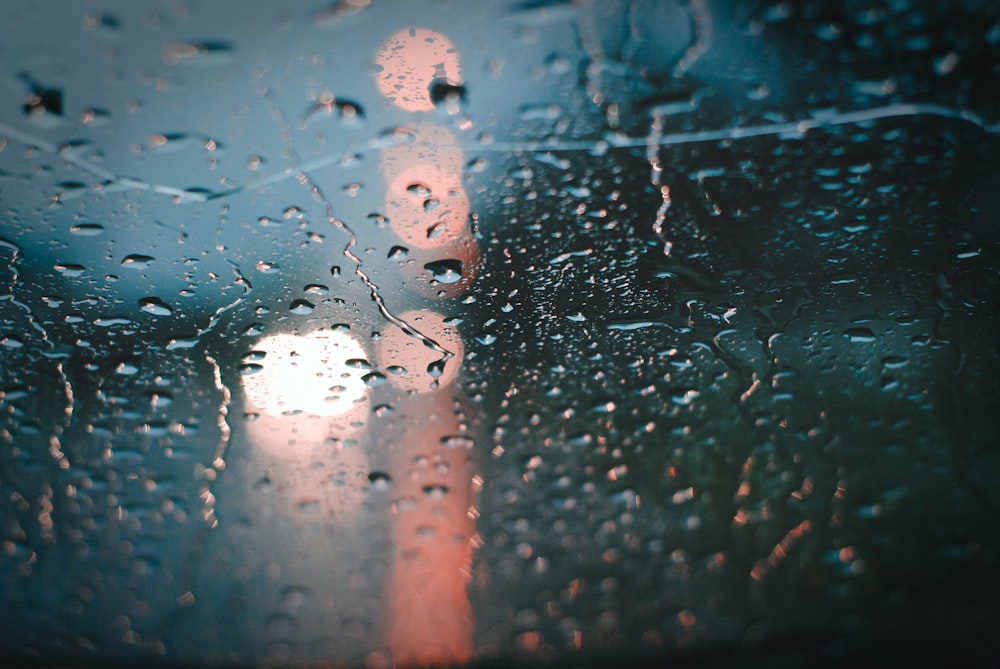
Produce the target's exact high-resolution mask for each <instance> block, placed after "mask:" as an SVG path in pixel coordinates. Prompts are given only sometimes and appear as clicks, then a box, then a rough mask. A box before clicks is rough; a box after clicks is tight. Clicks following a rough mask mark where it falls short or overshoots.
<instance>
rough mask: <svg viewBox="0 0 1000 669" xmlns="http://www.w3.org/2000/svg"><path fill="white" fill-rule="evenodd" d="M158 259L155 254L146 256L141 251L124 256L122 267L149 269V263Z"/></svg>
mask: <svg viewBox="0 0 1000 669" xmlns="http://www.w3.org/2000/svg"><path fill="white" fill-rule="evenodd" d="M154 260H156V258H154V257H153V256H145V255H142V254H141V253H133V254H131V255H127V256H125V257H124V258H122V267H127V268H129V269H149V264H150V263H151V262H153V261H154Z"/></svg>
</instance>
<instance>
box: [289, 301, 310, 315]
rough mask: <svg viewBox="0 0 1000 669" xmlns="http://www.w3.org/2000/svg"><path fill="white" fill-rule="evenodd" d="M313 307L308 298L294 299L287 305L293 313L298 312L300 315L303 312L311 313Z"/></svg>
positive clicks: (303, 313)
mask: <svg viewBox="0 0 1000 669" xmlns="http://www.w3.org/2000/svg"><path fill="white" fill-rule="evenodd" d="M315 308H316V305H315V304H313V303H312V302H310V301H309V300H295V301H294V302H292V304H291V305H290V306H289V307H288V310H289V311H290V312H292V313H293V314H299V315H300V316H301V315H305V314H311V313H312V311H313V309H315Z"/></svg>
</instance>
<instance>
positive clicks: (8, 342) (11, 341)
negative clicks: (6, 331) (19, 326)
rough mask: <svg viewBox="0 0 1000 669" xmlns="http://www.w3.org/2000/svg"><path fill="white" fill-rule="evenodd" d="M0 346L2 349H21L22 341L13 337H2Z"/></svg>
mask: <svg viewBox="0 0 1000 669" xmlns="http://www.w3.org/2000/svg"><path fill="white" fill-rule="evenodd" d="M0 346H3V347H4V348H23V347H24V341H22V340H21V338H20V337H17V336H15V335H4V336H3V337H2V338H0Z"/></svg>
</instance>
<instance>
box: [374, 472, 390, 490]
mask: <svg viewBox="0 0 1000 669" xmlns="http://www.w3.org/2000/svg"><path fill="white" fill-rule="evenodd" d="M368 480H369V481H370V482H371V484H372V490H374V491H376V492H384V491H386V490H388V489H389V488H391V487H392V478H391V477H390V476H389V475H388V474H386V473H385V472H371V473H369V474H368Z"/></svg>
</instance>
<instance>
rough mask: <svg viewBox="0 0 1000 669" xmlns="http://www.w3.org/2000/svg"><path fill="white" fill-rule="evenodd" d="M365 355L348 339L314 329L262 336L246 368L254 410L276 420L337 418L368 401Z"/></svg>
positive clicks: (246, 387)
mask: <svg viewBox="0 0 1000 669" xmlns="http://www.w3.org/2000/svg"><path fill="white" fill-rule="evenodd" d="M364 358H365V352H364V349H363V348H362V347H361V345H360V344H359V343H358V342H357V341H356V340H355V339H353V338H352V337H351V336H350V335H348V334H346V333H343V332H330V331H324V330H316V331H314V332H310V333H308V334H305V335H292V334H276V335H271V336H268V337H264V338H263V339H261V340H260V342H258V343H257V345H256V346H255V347H254V354H252V355H251V356H249V360H251V362H249V363H248V364H247V365H246V366H245V367H244V374H243V376H242V381H243V390H244V392H245V393H246V398H247V401H248V403H249V405H250V408H251V409H253V410H256V411H258V412H260V413H262V414H267V415H271V416H277V415H282V414H290V413H298V412H301V413H308V414H313V415H315V416H339V415H341V414H344V413H347V412H349V411H351V410H352V409H356V408H357V407H358V404H359V403H362V402H363V400H364V398H365V381H364V379H363V378H362V377H363V376H364V374H366V373H367V372H366V370H365V368H364V367H365V365H364V364H363V363H358V362H354V363H351V364H349V361H359V360H364Z"/></svg>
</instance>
